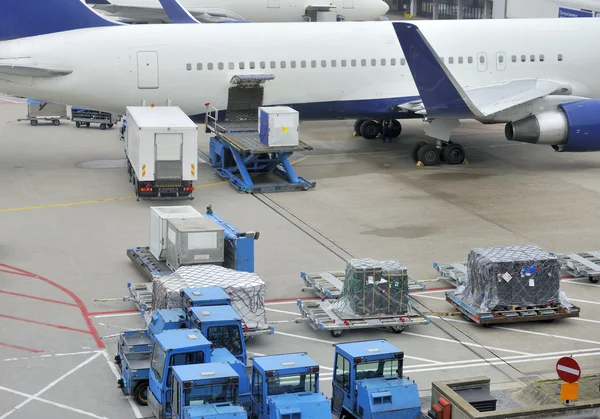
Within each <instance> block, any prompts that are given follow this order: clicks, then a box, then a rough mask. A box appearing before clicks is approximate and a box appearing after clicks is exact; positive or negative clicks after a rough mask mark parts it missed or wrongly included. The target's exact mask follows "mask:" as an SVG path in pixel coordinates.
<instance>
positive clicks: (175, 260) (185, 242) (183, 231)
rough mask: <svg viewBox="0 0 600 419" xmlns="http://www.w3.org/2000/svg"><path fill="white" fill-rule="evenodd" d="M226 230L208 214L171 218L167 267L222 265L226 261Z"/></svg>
mask: <svg viewBox="0 0 600 419" xmlns="http://www.w3.org/2000/svg"><path fill="white" fill-rule="evenodd" d="M224 235H225V230H224V229H223V227H221V226H220V225H218V224H217V223H216V222H214V221H213V220H212V219H210V218H207V217H202V218H188V219H170V220H168V221H167V251H166V257H167V266H168V267H169V268H171V269H172V270H173V271H176V270H177V269H179V267H180V266H184V265H197V264H201V263H214V264H221V263H223V262H224V260H225V248H224V240H225V237H224Z"/></svg>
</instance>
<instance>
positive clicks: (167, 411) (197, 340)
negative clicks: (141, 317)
mask: <svg viewBox="0 0 600 419" xmlns="http://www.w3.org/2000/svg"><path fill="white" fill-rule="evenodd" d="M153 340H154V345H153V349H152V356H151V362H150V371H149V389H150V391H148V392H147V395H148V406H150V408H151V410H152V413H153V414H154V416H155V417H157V418H158V419H166V418H170V417H171V400H172V389H171V382H172V378H171V377H172V374H173V371H172V367H174V366H178V365H189V364H203V363H209V362H211V349H212V345H211V344H210V342H209V341H208V340H207V339H206V338H205V337H204V336H203V335H202V333H201V331H200V330H198V329H181V330H172V331H168V332H165V333H160V334H158V335H154V336H153Z"/></svg>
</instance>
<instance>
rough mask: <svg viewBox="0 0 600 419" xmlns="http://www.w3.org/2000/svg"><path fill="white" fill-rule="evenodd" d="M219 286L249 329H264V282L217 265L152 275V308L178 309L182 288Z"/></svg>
mask: <svg viewBox="0 0 600 419" xmlns="http://www.w3.org/2000/svg"><path fill="white" fill-rule="evenodd" d="M208 286H218V287H221V288H223V289H224V290H225V292H227V293H228V294H230V295H231V305H232V306H233V308H234V309H235V311H237V313H238V314H239V315H240V316H242V319H243V320H244V323H245V324H246V326H247V327H248V328H249V329H264V328H267V327H268V325H267V319H266V315H265V283H264V281H263V280H262V279H261V278H260V277H259V276H258V275H256V274H255V273H249V272H241V271H235V270H233V269H227V268H223V267H221V266H216V265H197V266H182V267H181V268H179V269H177V270H176V271H175V272H174V273H173V274H171V275H168V276H163V277H158V278H155V279H154V281H153V285H152V287H153V288H152V294H153V301H152V306H153V307H154V308H155V309H164V308H181V307H183V299H182V297H181V295H180V291H181V289H182V288H200V287H208Z"/></svg>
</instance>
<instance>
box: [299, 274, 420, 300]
mask: <svg viewBox="0 0 600 419" xmlns="http://www.w3.org/2000/svg"><path fill="white" fill-rule="evenodd" d="M345 276H346V273H345V272H344V271H330V272H318V273H311V274H308V273H306V272H300V277H301V278H302V280H303V281H304V285H305V286H304V287H302V292H307V291H312V292H313V293H315V294H316V295H318V296H319V297H320V298H321V299H330V300H333V299H337V298H339V296H340V293H341V292H342V288H343V287H344V277H345ZM408 289H409V290H410V291H414V290H420V291H422V290H424V289H425V284H424V283H422V282H419V281H417V280H415V279H414V278H412V277H411V276H410V275H409V276H408Z"/></svg>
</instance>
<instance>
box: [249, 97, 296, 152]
mask: <svg viewBox="0 0 600 419" xmlns="http://www.w3.org/2000/svg"><path fill="white" fill-rule="evenodd" d="M299 125H300V116H299V114H298V111H296V110H294V109H292V108H290V107H289V106H268V107H260V108H258V132H259V135H260V141H261V142H262V143H263V144H265V145H266V146H269V147H296V146H298V144H299V138H298V130H299Z"/></svg>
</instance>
